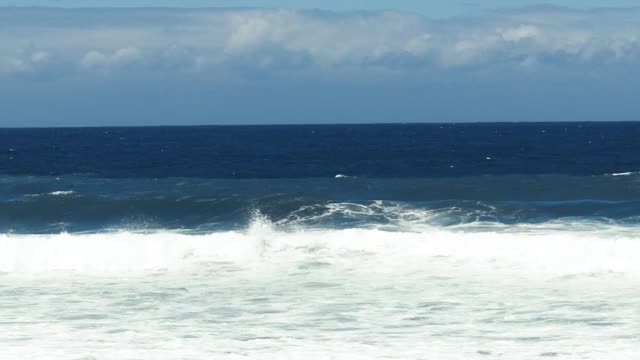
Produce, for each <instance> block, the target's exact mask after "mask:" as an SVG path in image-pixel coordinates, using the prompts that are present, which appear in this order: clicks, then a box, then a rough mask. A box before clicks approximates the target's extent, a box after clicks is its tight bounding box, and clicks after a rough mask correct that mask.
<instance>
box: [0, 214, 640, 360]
mask: <svg viewBox="0 0 640 360" xmlns="http://www.w3.org/2000/svg"><path fill="white" fill-rule="evenodd" d="M581 226H582V228H581ZM639 240H640V239H638V236H637V232H636V229H635V228H634V227H622V226H619V225H609V226H599V227H596V228H594V227H593V226H592V225H589V224H582V225H581V224H579V223H564V224H562V223H554V224H539V225H521V226H514V227H509V228H505V227H499V226H493V227H492V226H480V227H478V226H476V227H473V226H471V227H469V226H467V227H451V228H438V227H426V226H424V227H419V228H418V227H414V228H411V229H404V230H403V231H399V230H398V231H383V230H377V229H344V230H336V229H332V230H330V229H305V228H297V229H295V228H287V229H283V228H278V227H276V226H274V225H272V224H271V223H269V222H268V221H266V220H264V219H258V220H255V221H254V222H253V224H252V225H251V226H250V227H249V228H248V229H246V230H244V231H230V232H216V233H209V234H185V233H178V232H168V231H161V232H147V233H134V232H114V233H98V234H59V235H2V236H0V271H2V275H0V292H1V293H2V297H0V323H1V324H2V329H3V331H2V333H1V334H0V358H2V359H5V358H6V359H27V358H28V359H94V358H95V359H203V358H215V359H533V358H557V359H604V358H606V359H633V358H636V357H638V356H640V345H638V344H640V310H638V309H640V263H639V262H638V261H637V254H638V253H640V241H639Z"/></svg>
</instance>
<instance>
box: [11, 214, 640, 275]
mask: <svg viewBox="0 0 640 360" xmlns="http://www.w3.org/2000/svg"><path fill="white" fill-rule="evenodd" d="M575 227H576V225H575V224H573V225H569V224H567V227H566V228H563V227H561V226H558V225H557V224H556V226H555V228H551V227H548V226H547V227H545V226H531V225H529V226H520V227H517V228H510V230H508V231H503V230H496V231H477V230H469V229H467V230H461V229H457V230H456V229H447V228H436V227H424V228H422V229H420V230H419V231H412V232H389V231H382V230H372V229H346V230H305V229H299V230H296V231H276V230H275V229H274V228H273V226H272V225H271V224H270V223H269V222H267V221H265V220H257V221H255V222H254V223H253V224H252V225H251V227H250V228H248V229H247V230H245V231H241V232H236V231H231V232H218V233H211V234H202V235H187V234H182V233H177V232H169V231H161V232H155V233H135V232H116V233H99V234H56V235H9V234H5V235H0V271H2V272H21V273H22V272H29V273H42V272H50V271H75V272H120V271H147V270H175V271H177V270H181V269H185V268H190V267H193V266H195V265H198V264H202V263H207V262H234V263H237V264H239V265H247V266H249V265H251V264H254V263H256V262H263V263H264V262H267V263H269V262H271V263H275V264H280V265H283V266H286V264H295V263H299V262H305V261H309V260H313V261H322V262H327V263H332V264H342V265H343V266H347V267H350V268H362V269H370V267H371V266H374V267H375V269H377V270H372V271H383V272H395V271H413V270H420V269H422V268H424V267H425V266H429V264H432V263H434V262H438V263H441V264H448V265H446V266H456V267H466V268H468V269H473V271H503V270H508V271H521V272H528V273H545V274H585V273H587V274H588V273H601V272H619V273H627V274H631V275H633V276H640V262H638V261H637V254H639V253H640V238H639V236H637V235H635V234H636V232H634V231H629V229H623V228H619V227H616V226H609V227H604V228H600V229H598V230H594V231H589V232H586V231H577V229H576V228H575Z"/></svg>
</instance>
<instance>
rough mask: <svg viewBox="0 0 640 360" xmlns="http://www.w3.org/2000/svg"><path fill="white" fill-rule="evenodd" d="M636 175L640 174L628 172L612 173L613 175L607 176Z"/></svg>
mask: <svg viewBox="0 0 640 360" xmlns="http://www.w3.org/2000/svg"><path fill="white" fill-rule="evenodd" d="M636 174H640V172H637V171H628V172H621V173H613V174H609V175H610V176H630V175H636Z"/></svg>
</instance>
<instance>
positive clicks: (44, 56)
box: [0, 8, 640, 76]
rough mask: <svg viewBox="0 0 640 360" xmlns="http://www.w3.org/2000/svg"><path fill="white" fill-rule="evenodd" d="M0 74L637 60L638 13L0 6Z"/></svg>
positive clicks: (506, 66)
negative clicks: (435, 16)
mask: <svg viewBox="0 0 640 360" xmlns="http://www.w3.org/2000/svg"><path fill="white" fill-rule="evenodd" d="M0 14H1V17H2V19H3V20H4V21H3V22H4V25H3V26H2V27H3V31H2V32H0V74H2V75H4V76H8V75H14V74H21V73H29V72H37V71H46V70H54V68H57V69H58V70H59V71H62V70H65V71H64V72H65V73H67V74H68V73H69V72H80V71H117V70H119V69H120V70H122V69H126V68H128V67H131V66H136V65H137V66H138V70H141V69H147V70H149V71H153V70H155V71H162V72H166V71H176V72H181V71H182V72H204V71H207V70H215V69H225V68H235V69H238V68H240V69H245V70H254V71H270V70H296V71H300V70H319V71H327V72H331V71H341V70H345V69H354V70H358V71H362V70H378V71H380V70H382V71H384V70H388V71H393V72H407V71H409V72H416V71H418V72H420V71H426V72H428V71H434V70H435V71H441V70H442V69H447V70H450V69H455V68H462V67H464V68H467V69H469V68H471V69H473V68H475V69H479V70H482V69H486V68H496V67H498V68H501V69H502V70H518V69H520V70H523V71H527V70H532V69H536V68H544V67H558V66H569V65H610V64H613V65H616V64H617V65H620V64H622V65H624V64H637V63H638V60H640V21H639V18H640V17H639V16H638V15H640V10H637V9H626V10H624V11H623V10H600V11H570V10H566V9H559V8H531V9H525V10H519V11H504V12H496V13H492V14H489V15H485V16H479V17H474V18H456V19H451V20H444V21H431V20H428V19H426V18H423V17H421V16H418V15H414V14H410V13H401V12H369V13H367V12H362V13H331V12H319V11H296V10H177V9H176V10H170V9H146V10H145V9H133V10H106V11H100V10H90V9H84V10H59V9H56V10H54V9H7V8H5V9H2V10H0Z"/></svg>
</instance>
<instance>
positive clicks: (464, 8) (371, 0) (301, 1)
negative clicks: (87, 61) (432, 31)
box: [0, 0, 640, 18]
mask: <svg viewBox="0 0 640 360" xmlns="http://www.w3.org/2000/svg"><path fill="white" fill-rule="evenodd" d="M541 4H547V5H554V6H561V7H569V8H574V9H593V8H601V7H633V6H640V2H638V0H607V1H605V0H554V1H546V2H545V1H536V0H0V6H59V7H105V6H108V7H146V6H154V7H158V6H161V7H277V8H296V9H327V10H333V11H349V10H361V9H365V10H387V9H396V10H403V11H411V12H416V13H419V14H421V15H424V16H429V17H434V18H443V17H451V16H460V15H469V14H475V13H478V12H482V11H487V10H493V9H502V8H518V7H525V6H532V5H541Z"/></svg>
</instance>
